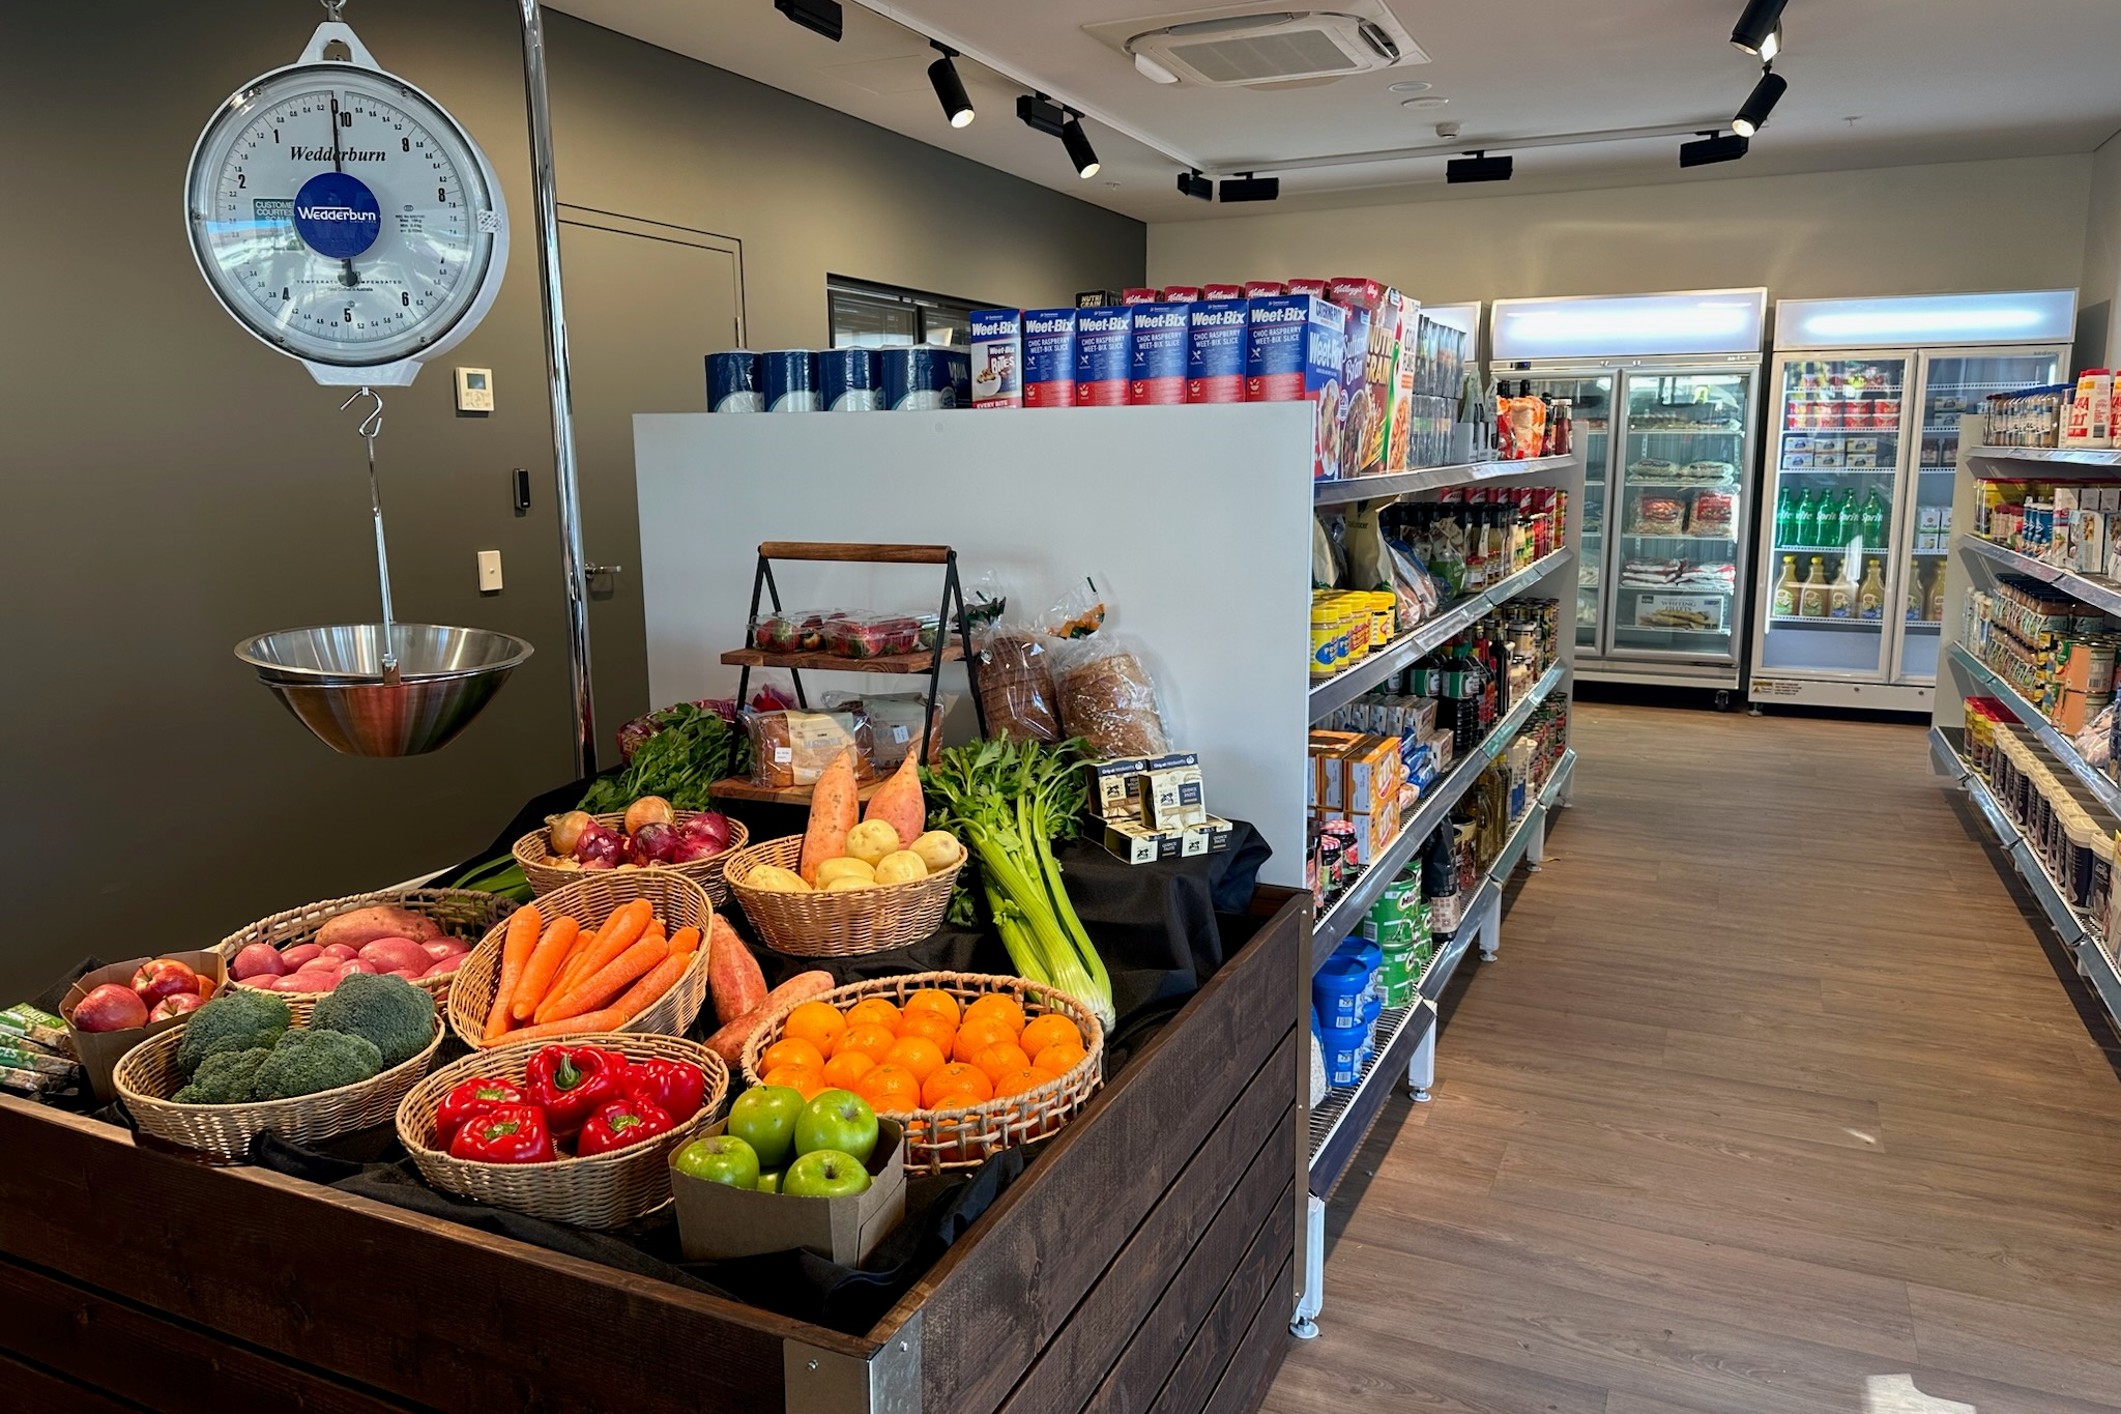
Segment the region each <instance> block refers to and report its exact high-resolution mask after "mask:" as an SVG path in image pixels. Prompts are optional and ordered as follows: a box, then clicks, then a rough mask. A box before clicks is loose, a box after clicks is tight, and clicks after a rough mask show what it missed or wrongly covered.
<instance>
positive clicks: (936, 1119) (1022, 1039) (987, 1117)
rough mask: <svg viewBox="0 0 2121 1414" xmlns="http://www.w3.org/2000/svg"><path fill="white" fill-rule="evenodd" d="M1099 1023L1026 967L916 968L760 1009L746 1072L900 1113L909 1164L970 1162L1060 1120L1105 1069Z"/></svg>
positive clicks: (937, 1169)
mask: <svg viewBox="0 0 2121 1414" xmlns="http://www.w3.org/2000/svg"><path fill="white" fill-rule="evenodd" d="M1104 1049H1105V1042H1104V1028H1103V1027H1101V1026H1100V1025H1098V1021H1097V1018H1096V1016H1094V1015H1093V1014H1092V1013H1091V1011H1090V1008H1089V1007H1087V1006H1085V1005H1084V1004H1083V1003H1082V1002H1080V1001H1078V1000H1076V999H1075V998H1074V997H1071V996H1069V995H1068V994H1067V993H1065V992H1059V991H1056V990H1054V989H1053V988H1051V987H1047V986H1042V985H1040V984H1038V983H1035V982H1027V981H1025V980H1024V979H1023V978H1021V977H990V976H985V975H982V974H977V973H970V972H916V973H912V974H909V975H907V976H903V977H877V978H872V979H870V980H869V981H866V982H855V983H852V984H850V985H848V986H845V987H839V988H835V989H834V990H832V991H830V992H827V993H826V994H825V995H824V996H823V997H820V998H818V999H816V1000H814V1001H808V1002H803V1003H801V1004H800V1005H798V1006H796V1007H794V1008H793V1009H792V1010H789V1011H787V1012H783V1013H781V1014H780V1015H778V1016H775V1017H773V1018H772V1019H771V1020H769V1021H767V1022H766V1024H765V1025H763V1026H761V1027H759V1029H758V1030H757V1031H755V1032H754V1033H752V1036H751V1039H750V1041H749V1042H748V1043H746V1045H745V1047H744V1059H743V1070H744V1078H745V1079H746V1080H747V1081H749V1082H750V1083H751V1084H753V1085H785V1086H787V1087H788V1088H790V1089H793V1090H797V1091H800V1092H802V1094H803V1095H804V1096H805V1097H806V1098H807V1097H809V1096H812V1095H815V1094H817V1093H818V1092H820V1091H823V1090H831V1089H840V1090H851V1091H853V1092H854V1093H855V1094H857V1095H859V1096H861V1097H862V1098H863V1099H864V1100H867V1101H868V1102H869V1105H870V1107H871V1108H872V1109H874V1110H875V1111H876V1112H877V1113H878V1114H880V1115H890V1116H892V1117H893V1118H896V1119H899V1120H902V1121H903V1122H904V1123H905V1126H906V1167H907V1169H908V1170H909V1171H912V1172H918V1173H941V1172H943V1171H944V1170H948V1169H965V1168H973V1167H976V1166H977V1165H979V1164H980V1163H982V1162H984V1161H985V1160H986V1159H987V1158H988V1157H989V1156H990V1155H992V1154H995V1153H998V1152H999V1151H1001V1150H1003V1149H1007V1148H1012V1147H1014V1146H1016V1145H1019V1144H1026V1143H1029V1142H1030V1141H1031V1140H1034V1139H1043V1138H1045V1137H1047V1136H1048V1135H1051V1134H1053V1133H1055V1132H1056V1131H1057V1130H1059V1129H1060V1127H1061V1126H1062V1125H1064V1124H1066V1123H1067V1122H1068V1119H1069V1117H1070V1116H1072V1115H1073V1114H1074V1113H1075V1112H1076V1111H1077V1110H1079V1109H1081V1108H1082V1107H1083V1105H1084V1103H1085V1102H1087V1101H1088V1100H1089V1098H1090V1096H1091V1095H1092V1094H1094V1093H1095V1092H1096V1090H1097V1087H1098V1085H1099V1084H1100V1082H1101V1081H1102V1080H1103V1078H1104Z"/></svg>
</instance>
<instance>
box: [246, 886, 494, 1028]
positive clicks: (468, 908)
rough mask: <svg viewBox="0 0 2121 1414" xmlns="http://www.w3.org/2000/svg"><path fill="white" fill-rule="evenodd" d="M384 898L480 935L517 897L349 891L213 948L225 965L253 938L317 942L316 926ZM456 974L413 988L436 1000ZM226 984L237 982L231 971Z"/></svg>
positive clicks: (305, 997)
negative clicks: (431, 995)
mask: <svg viewBox="0 0 2121 1414" xmlns="http://www.w3.org/2000/svg"><path fill="white" fill-rule="evenodd" d="M379 903H387V904H392V905H394V906H396V907H398V908H409V909H411V910H412V911H413V912H415V913H422V914H425V915H426V916H427V917H429V918H432V919H434V921H435V922H437V923H441V924H445V925H447V926H448V927H451V928H455V929H460V930H462V931H464V932H466V933H469V934H470V935H472V936H474V937H483V936H484V935H485V933H486V932H487V930H488V929H491V928H493V927H495V926H497V925H498V924H500V923H502V922H503V921H505V920H506V919H507V917H508V915H509V914H511V913H513V912H515V911H516V901H515V900H514V899H512V898H503V897H502V896H501V895H499V894H489V893H486V892H484V891H483V890H480V889H384V890H381V891H379V892H376V893H371V894H350V895H348V896H347V897H345V898H334V899H326V900H325V901H324V902H322V903H309V904H304V905H303V906H302V907H300V908H290V909H288V910H286V911H285V912H283V913H275V914H274V915H273V916H272V917H270V918H261V919H259V920H258V921H257V922H255V923H253V924H251V925H250V926H249V927H248V928H245V929H244V930H243V931H242V932H240V933H232V934H230V935H229V936H228V937H226V938H223V939H222V940H221V942H220V944H219V945H218V947H217V951H218V952H219V953H220V954H221V956H222V958H223V959H224V960H225V961H227V962H228V963H230V964H233V963H234V962H235V960H236V954H237V953H239V952H241V951H243V949H245V948H247V947H249V946H250V945H251V944H252V943H270V944H272V945H273V946H274V947H275V948H280V949H283V950H284V949H286V948H291V947H297V946H299V945H301V944H303V943H308V942H314V941H316V936H317V930H318V929H320V928H322V927H323V926H324V925H325V923H327V922H328V921H330V920H331V919H334V918H336V917H338V916H339V915H340V914H342V913H351V912H353V910H355V909H357V908H368V907H370V906H372V905H374V904H379ZM455 979H456V974H455V973H454V972H445V973H443V974H442V975H441V976H440V977H420V978H415V979H414V980H413V985H414V986H415V987H418V988H421V989H422V990H423V991H426V992H429V993H432V994H433V996H434V999H435V1001H436V1003H437V1004H440V1002H441V1000H442V998H443V997H445V996H447V995H448V994H449V988H450V983H451V982H453V981H454V980H455ZM228 980H229V981H230V983H231V984H233V985H236V986H241V985H242V984H241V983H240V982H237V981H236V979H235V978H234V977H233V976H231V977H230V978H229V979H228ZM273 995H274V996H277V997H285V998H286V999H287V1000H288V1001H290V1002H296V1001H307V1002H313V1001H315V1000H316V999H317V998H319V997H321V996H324V995H325V993H323V992H278V991H276V992H274V993H273Z"/></svg>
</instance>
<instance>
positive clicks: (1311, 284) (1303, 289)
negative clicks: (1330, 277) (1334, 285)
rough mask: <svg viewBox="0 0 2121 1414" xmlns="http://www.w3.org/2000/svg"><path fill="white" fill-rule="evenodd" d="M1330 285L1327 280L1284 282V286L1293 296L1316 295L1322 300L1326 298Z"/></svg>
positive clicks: (1301, 279)
mask: <svg viewBox="0 0 2121 1414" xmlns="http://www.w3.org/2000/svg"><path fill="white" fill-rule="evenodd" d="M1328 283H1329V282H1328V281H1325V280H1312V279H1307V278H1299V279H1295V280H1284V281H1282V284H1283V285H1284V286H1285V287H1287V290H1288V292H1289V293H1290V294H1292V295H1316V296H1318V298H1320V299H1324V298H1325V297H1326V286H1327V284H1328Z"/></svg>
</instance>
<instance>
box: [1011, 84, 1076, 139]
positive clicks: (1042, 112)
mask: <svg viewBox="0 0 2121 1414" xmlns="http://www.w3.org/2000/svg"><path fill="white" fill-rule="evenodd" d="M1016 120H1017V121H1018V122H1020V123H1022V124H1023V125H1024V126H1025V127H1027V128H1032V129H1035V130H1036V131H1038V132H1042V133H1044V134H1045V135H1046V136H1047V137H1059V136H1060V135H1061V128H1062V127H1063V126H1064V125H1065V124H1066V123H1067V121H1068V111H1067V110H1066V109H1065V108H1062V107H1061V106H1060V105H1059V104H1057V103H1053V102H1051V101H1049V100H1047V99H1046V98H1045V97H1044V96H1042V95H1033V94H1029V93H1026V94H1023V95H1021V96H1020V97H1019V98H1018V99H1017V100H1016Z"/></svg>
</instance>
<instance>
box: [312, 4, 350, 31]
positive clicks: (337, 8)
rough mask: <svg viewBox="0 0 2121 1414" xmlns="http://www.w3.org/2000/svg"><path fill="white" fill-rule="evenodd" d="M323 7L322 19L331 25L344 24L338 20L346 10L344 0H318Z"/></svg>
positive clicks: (341, 20)
mask: <svg viewBox="0 0 2121 1414" xmlns="http://www.w3.org/2000/svg"><path fill="white" fill-rule="evenodd" d="M319 3H320V4H322V5H323V6H324V18H325V19H326V20H328V21H329V22H330V23H332V24H335V25H336V24H344V23H345V21H344V20H343V19H341V18H340V16H341V15H342V14H343V13H344V11H345V9H346V0H319Z"/></svg>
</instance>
